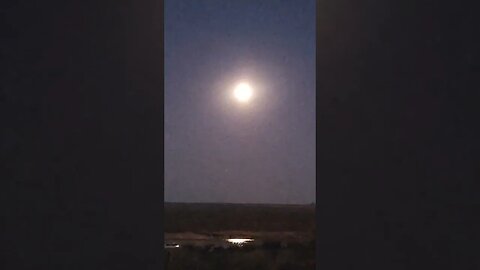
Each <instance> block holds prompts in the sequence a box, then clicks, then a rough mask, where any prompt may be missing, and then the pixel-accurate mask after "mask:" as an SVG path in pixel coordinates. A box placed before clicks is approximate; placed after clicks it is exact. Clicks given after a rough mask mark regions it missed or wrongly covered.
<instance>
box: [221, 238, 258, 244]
mask: <svg viewBox="0 0 480 270" xmlns="http://www.w3.org/2000/svg"><path fill="white" fill-rule="evenodd" d="M227 241H228V242H230V243H232V244H237V245H242V244H245V243H248V242H252V241H253V239H251V238H230V239H227Z"/></svg>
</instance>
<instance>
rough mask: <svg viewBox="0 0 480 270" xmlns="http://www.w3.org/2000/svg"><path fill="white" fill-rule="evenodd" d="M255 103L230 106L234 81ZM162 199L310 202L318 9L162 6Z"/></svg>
mask: <svg viewBox="0 0 480 270" xmlns="http://www.w3.org/2000/svg"><path fill="white" fill-rule="evenodd" d="M242 80H245V81H248V82H249V83H250V84H251V85H252V87H253V89H254V96H253V98H252V100H251V102H249V103H248V104H238V103H236V102H234V101H233V100H232V99H231V91H232V89H233V87H234V86H235V84H236V83H238V82H239V81H242ZM164 189H165V201H171V202H230V203H293V204H295V203H311V202H314V201H315V2H314V1H313V0H302V1H293V0H292V1H240V0H238V1H215V0H212V1H196V0H167V1H165V182H164Z"/></svg>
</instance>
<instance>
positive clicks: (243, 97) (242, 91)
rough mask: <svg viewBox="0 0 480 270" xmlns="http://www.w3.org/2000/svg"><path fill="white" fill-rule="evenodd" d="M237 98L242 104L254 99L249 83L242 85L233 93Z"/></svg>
mask: <svg viewBox="0 0 480 270" xmlns="http://www.w3.org/2000/svg"><path fill="white" fill-rule="evenodd" d="M233 94H234V95H235V98H236V99H237V100H238V101H240V102H247V101H248V100H250V98H251V97H252V94H253V91H252V87H250V85H249V84H248V83H240V84H238V85H237V87H236V88H235V90H234V91H233Z"/></svg>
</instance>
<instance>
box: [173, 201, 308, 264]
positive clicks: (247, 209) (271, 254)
mask: <svg viewBox="0 0 480 270" xmlns="http://www.w3.org/2000/svg"><path fill="white" fill-rule="evenodd" d="M164 210H165V245H166V246H165V264H166V269H169V270H171V269H239V270H240V269H272V270H273V269H315V206H314V205H313V204H312V205H276V204H268V205H267V204H217V203H165V209H164ZM231 238H245V239H252V241H251V242H248V243H245V244H231V243H229V242H228V241H227V239H231ZM167 246H168V247H172V248H167Z"/></svg>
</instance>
